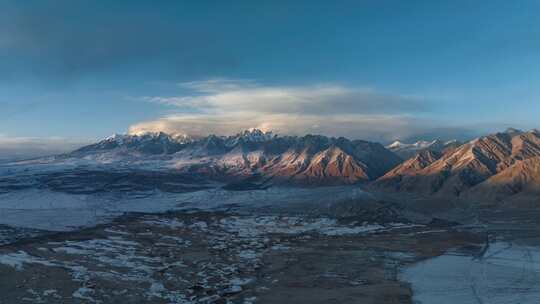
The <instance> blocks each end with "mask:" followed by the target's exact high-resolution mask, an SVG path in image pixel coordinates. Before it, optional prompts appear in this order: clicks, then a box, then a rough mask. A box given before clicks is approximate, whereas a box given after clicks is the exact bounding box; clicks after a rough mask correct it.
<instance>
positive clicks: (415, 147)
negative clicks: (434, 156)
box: [386, 139, 462, 159]
mask: <svg viewBox="0 0 540 304" xmlns="http://www.w3.org/2000/svg"><path fill="white" fill-rule="evenodd" d="M461 144H462V143H461V142H459V141H457V140H450V141H446V142H444V141H441V140H438V139H437V140H434V141H425V140H420V141H417V142H415V143H412V144H407V143H402V142H400V141H399V140H396V141H394V142H393V143H391V144H390V145H388V146H386V148H387V149H388V150H390V151H392V152H394V153H396V154H397V155H398V156H399V157H401V158H403V159H409V158H411V157H414V156H415V155H416V154H417V153H419V152H421V151H424V150H429V151H433V152H437V153H442V152H445V151H447V150H450V149H453V148H456V147H459V146H460V145H461Z"/></svg>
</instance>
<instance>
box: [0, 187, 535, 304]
mask: <svg viewBox="0 0 540 304" xmlns="http://www.w3.org/2000/svg"><path fill="white" fill-rule="evenodd" d="M1 198H3V199H4V200H3V201H2V206H1V208H0V212H1V213H2V214H3V215H5V216H4V217H2V218H0V223H2V224H3V225H0V295H1V296H0V303H1V304H4V303H5V304H12V303H186V304H187V303H241V304H248V303H276V304H277V303H396V304H397V303H399V304H401V303H423V304H430V303H436V304H439V303H507V300H508V299H516V298H515V297H514V298H511V297H510V298H508V296H514V295H519V298H517V299H518V300H520V303H536V302H537V301H536V299H537V298H536V297H537V296H538V291H539V290H538V289H537V288H536V286H540V270H539V269H540V263H539V262H537V258H540V256H538V249H536V248H540V246H539V245H540V233H539V231H540V229H539V221H538V218H539V217H538V216H539V215H540V214H539V213H538V212H536V211H534V210H532V211H531V210H526V211H523V210H521V211H520V210H510V209H509V210H506V211H500V210H501V209H497V208H486V209H483V210H477V209H467V208H462V207H461V206H459V208H458V207H457V206H453V207H452V208H453V209H449V211H448V212H447V213H446V214H447V215H448V216H449V218H452V219H460V218H461V219H463V221H461V223H462V224H458V223H453V222H452V221H448V220H441V219H437V220H434V219H433V218H431V217H430V216H427V215H425V214H424V215H422V214H420V213H418V212H417V211H413V210H412V208H408V207H407V204H402V205H396V204H395V203H389V202H382V201H380V199H378V198H377V197H376V196H374V195H373V194H369V193H366V192H363V191H361V190H360V189H358V188H357V187H351V186H347V187H329V188H315V189H312V188H278V187H276V188H270V189H266V190H253V191H240V192H238V191H236V192H235V191H225V190H223V189H220V188H213V189H206V190H200V191H194V192H186V193H172V194H171V193H161V192H157V193H144V195H139V194H137V196H136V197H134V196H133V192H131V191H129V192H127V194H121V195H117V194H113V195H110V196H106V195H101V194H99V195H76V196H73V197H71V194H70V196H69V197H67V196H65V195H64V194H62V193H58V192H51V191H48V190H36V189H33V190H21V191H20V192H17V191H11V192H8V193H6V194H3V196H1ZM40 198H41V199H40ZM425 203H426V204H428V202H425ZM429 203H430V204H431V205H433V204H435V203H436V202H429ZM415 204H416V205H417V206H420V203H419V202H415ZM433 208H434V209H438V210H442V209H441V208H440V207H438V208H435V207H433ZM167 210H169V211H167ZM456 210H459V212H457V211H456ZM78 215H81V216H80V217H78ZM439 215H441V214H439ZM17 220H19V223H20V225H19V227H15V226H14V225H13V223H17ZM77 225H78V226H77ZM50 228H54V229H50ZM521 300H523V301H521ZM505 301H506V302H505Z"/></svg>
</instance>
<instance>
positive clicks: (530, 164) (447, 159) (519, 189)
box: [373, 130, 540, 201]
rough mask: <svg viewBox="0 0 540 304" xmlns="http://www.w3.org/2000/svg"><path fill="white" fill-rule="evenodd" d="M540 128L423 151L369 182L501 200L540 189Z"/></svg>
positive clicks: (421, 191)
mask: <svg viewBox="0 0 540 304" xmlns="http://www.w3.org/2000/svg"><path fill="white" fill-rule="evenodd" d="M539 156H540V133H539V132H538V131H536V130H533V131H529V132H521V131H518V130H509V131H507V132H504V133H496V134H492V135H488V136H484V137H480V138H478V139H475V140H473V141H470V142H468V143H465V144H463V145H462V146H459V147H457V148H454V149H451V150H448V151H446V152H444V153H443V154H442V155H438V154H437V153H436V152H431V151H422V152H420V153H419V154H417V155H416V156H415V157H413V158H411V159H409V160H407V161H405V162H404V163H402V164H401V165H399V166H398V167H396V168H394V169H393V170H391V171H389V172H388V173H386V174H385V175H384V176H382V177H380V178H379V179H378V180H377V181H375V182H374V183H373V186H374V187H375V188H379V189H384V190H389V191H395V192H402V191H404V192H412V193H419V194H424V195H425V194H428V195H436V196H440V197H466V198H469V197H470V198H478V199H485V200H496V201H503V200H509V199H512V200H513V199H518V198H523V197H530V196H531V195H534V194H535V193H538V187H539V185H540V184H539V181H540V170H539V162H540V157H539Z"/></svg>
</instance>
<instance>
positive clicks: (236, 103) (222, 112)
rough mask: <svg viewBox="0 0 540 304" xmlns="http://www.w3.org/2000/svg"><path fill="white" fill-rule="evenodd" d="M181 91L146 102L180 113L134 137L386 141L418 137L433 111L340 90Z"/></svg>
mask: <svg viewBox="0 0 540 304" xmlns="http://www.w3.org/2000/svg"><path fill="white" fill-rule="evenodd" d="M179 87H180V88H181V89H183V90H184V91H185V93H184V94H182V95H176V96H145V97H142V98H141V99H142V100H144V101H147V102H150V103H156V104H160V105H165V106H169V107H171V108H172V110H173V112H174V111H176V113H173V114H169V115H166V116H163V117H159V118H157V119H155V120H150V121H144V122H140V123H136V124H133V125H132V126H131V127H130V129H129V130H130V133H139V132H156V131H163V132H167V133H178V132H181V133H186V134H190V135H208V134H233V133H236V132H238V131H241V130H245V129H250V128H257V129H261V130H265V131H275V132H279V133H281V134H305V133H321V134H326V135H332V136H348V137H353V138H358V137H365V138H369V139H381V138H391V137H395V136H402V137H406V136H409V135H410V134H409V133H411V132H414V131H415V130H414V129H415V124H416V123H415V122H414V121H413V120H412V116H413V115H415V114H418V113H425V112H428V111H429V110H430V109H429V107H428V105H427V104H426V103H425V102H424V101H423V99H422V98H420V97H411V96H407V95H396V94H387V93H383V92H379V91H378V90H376V89H372V88H367V87H351V86H344V85H338V84H314V85H302V86H267V85H262V84H260V83H258V82H255V81H253V80H230V79H210V80H206V81H193V82H185V83H180V84H179ZM397 130H399V131H397Z"/></svg>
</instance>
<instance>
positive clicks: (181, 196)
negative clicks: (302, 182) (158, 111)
mask: <svg viewBox="0 0 540 304" xmlns="http://www.w3.org/2000/svg"><path fill="white" fill-rule="evenodd" d="M362 195H366V194H365V192H362V191H361V190H359V189H358V188H357V187H353V186H343V187H325V188H312V189H309V188H290V187H274V188H270V189H267V190H253V191H241V192H238V191H227V190H223V189H220V188H215V189H209V190H202V191H196V192H190V193H165V192H160V191H156V192H155V193H154V194H152V195H150V196H147V197H141V198H129V197H122V196H116V195H107V194H102V195H80V194H77V195H74V194H66V193H61V192H53V191H50V190H47V189H28V190H19V191H12V192H9V193H5V194H0V224H5V225H10V226H14V227H23V228H35V229H43V230H51V231H65V230H72V229H76V228H80V227H88V226H93V225H96V224H99V223H104V222H107V221H110V220H111V219H112V218H114V217H117V216H119V215H121V214H123V213H126V212H147V213H153V212H155V213H157V212H165V211H169V210H185V209H192V208H196V209H201V210H212V209H218V208H226V207H227V206H233V205H234V206H237V207H264V206H270V205H273V206H276V205H290V204H295V203H303V202H305V203H314V204H315V203H330V202H335V201H339V200H343V199H348V198H356V197H359V196H362Z"/></svg>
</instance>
